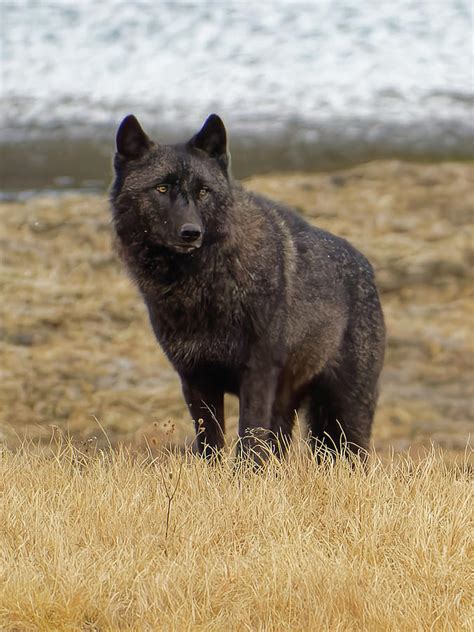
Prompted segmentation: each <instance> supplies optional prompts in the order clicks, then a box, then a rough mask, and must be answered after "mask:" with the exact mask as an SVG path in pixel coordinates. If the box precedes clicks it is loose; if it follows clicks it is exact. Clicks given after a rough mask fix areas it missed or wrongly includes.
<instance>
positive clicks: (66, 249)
mask: <svg viewBox="0 0 474 632" xmlns="http://www.w3.org/2000/svg"><path fill="white" fill-rule="evenodd" d="M473 181H474V166H473V165H472V164H450V163H446V164H439V165H413V164H407V163H401V162H378V163H370V164H367V165H362V166H359V167H356V168H354V169H350V170H347V171H343V172H338V173H333V174H295V175H288V174H284V175H281V176H277V175H270V176H264V177H259V178H255V179H253V180H251V181H250V182H249V183H248V186H249V187H251V188H252V189H254V190H258V191H261V192H263V193H266V194H268V195H270V196H272V197H274V198H276V199H281V200H283V201H286V202H288V203H291V204H293V205H296V206H297V207H299V209H300V210H301V211H302V212H303V213H305V215H306V216H307V217H308V218H309V219H310V220H311V221H313V222H314V223H316V224H318V225H320V226H322V227H324V228H328V229H329V230H332V231H334V232H335V233H337V234H340V235H343V236H346V237H348V238H349V239H350V240H351V241H353V242H354V244H355V245H357V246H358V247H360V248H361V249H362V251H363V252H365V253H366V254H367V255H368V256H369V258H370V259H371V261H373V263H374V265H375V268H376V272H377V278H378V284H379V287H380V290H381V293H382V303H383V306H384V310H385V315H386V319H387V325H388V345H387V357H386V363H385V369H384V373H383V381H382V395H381V400H380V406H379V409H378V413H377V418H376V423H375V427H374V438H375V445H376V448H377V449H378V450H386V449H387V448H388V446H392V447H393V448H394V449H395V450H397V451H400V450H405V449H407V448H408V447H410V446H411V447H412V450H414V449H415V447H416V446H423V445H427V444H429V443H430V441H435V442H436V443H437V444H438V445H441V446H443V447H444V448H445V449H448V450H453V451H459V450H461V451H462V450H463V449H464V447H465V445H466V442H467V440H468V435H469V433H470V432H472V421H473V409H472V399H471V393H472V391H471V387H472V378H473V373H472V353H473V350H474V345H473V337H472V335H471V334H472V331H471V316H472V313H473V309H474V299H473V284H472V263H473V257H472V238H473V225H472V219H473V216H474V213H473V211H474V196H473ZM0 243H1V249H2V261H1V266H0V283H1V288H2V299H3V300H2V301H1V304H0V354H1V365H2V369H3V374H2V380H1V381H0V432H2V433H3V436H4V438H5V439H6V440H7V441H8V443H9V445H13V444H15V443H17V442H18V441H17V436H16V435H20V436H21V435H23V434H24V433H26V434H27V436H28V437H45V438H46V439H47V438H48V437H49V434H50V425H51V424H56V425H58V426H60V427H62V428H68V429H69V431H70V432H71V433H72V434H73V435H74V436H76V437H81V438H83V439H86V438H88V437H90V436H92V435H97V434H98V433H97V423H96V421H95V419H94V416H95V417H97V418H98V419H99V420H100V422H101V423H102V425H103V426H104V427H105V428H106V430H107V434H108V435H109V437H110V440H111V441H112V443H113V444H114V445H116V444H117V442H118V441H127V442H130V443H132V444H134V445H143V437H144V436H146V435H147V434H148V435H149V434H150V432H151V433H153V434H154V435H156V437H157V439H158V441H166V440H167V437H166V431H167V426H166V424H167V423H168V420H171V421H172V422H173V423H174V424H175V432H174V434H173V440H174V441H175V442H176V443H179V444H182V443H183V442H184V441H185V440H186V438H188V439H189V438H190V437H191V436H192V434H193V428H192V425H191V422H190V420H189V419H188V414H187V412H186V410H185V407H184V405H183V403H182V399H181V393H180V387H179V381H178V378H177V376H176V374H175V373H174V371H173V370H172V369H171V367H170V366H169V364H168V362H167V361H166V359H165V358H164V355H163V354H162V353H161V351H160V350H159V348H158V346H157V345H156V343H155V340H154V337H153V334H152V332H151V327H150V326H149V324H148V320H147V316H146V313H145V308H144V306H143V304H142V301H141V299H140V298H139V297H138V296H137V292H136V290H135V289H134V288H133V287H132V284H131V283H130V281H129V279H128V278H127V277H126V275H125V272H124V271H123V269H122V267H121V266H120V265H119V263H118V262H117V260H116V258H115V256H114V255H113V254H112V251H111V243H110V225H109V212H108V209H107V203H106V201H105V200H104V199H103V198H99V197H97V196H86V195H74V194H69V195H62V196H58V197H34V198H31V199H29V200H27V201H26V202H24V203H9V204H6V203H4V204H1V205H0ZM228 412H229V415H228V417H229V419H228V421H229V424H228V429H229V433H228V434H229V436H232V435H233V433H234V432H235V421H236V406H235V402H233V401H230V402H229V411H228ZM155 423H157V424H158V425H159V429H158V431H155V428H154V424H155ZM99 441H101V438H100V437H99Z"/></svg>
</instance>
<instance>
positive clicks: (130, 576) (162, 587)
mask: <svg viewBox="0 0 474 632" xmlns="http://www.w3.org/2000/svg"><path fill="white" fill-rule="evenodd" d="M57 436H58V435H57ZM467 456H468V455H466V456H465V457H464V458H458V460H457V463H454V464H453V463H452V464H451V465H448V464H447V463H446V460H445V458H444V456H443V455H442V454H440V453H437V452H435V451H433V450H432V451H431V452H430V453H428V454H427V455H426V456H425V457H424V458H422V459H419V460H417V461H415V460H413V459H411V458H410V457H409V456H403V457H401V456H399V457H393V458H390V459H387V460H385V462H382V461H380V460H379V459H377V458H375V457H374V458H372V460H371V464H370V466H369V469H368V471H367V473H365V472H364V471H363V470H362V469H360V468H357V467H356V468H355V469H352V468H351V467H350V466H349V465H348V464H347V463H344V462H338V463H337V464H336V465H335V466H329V465H327V466H325V467H324V466H323V467H317V466H316V464H315V462H314V461H312V460H311V458H310V457H309V456H308V453H307V452H305V451H304V450H295V449H294V450H293V451H292V454H291V456H290V459H289V461H288V462H285V463H282V464H279V463H278V462H276V461H272V462H271V463H270V464H269V466H268V467H267V469H266V470H265V471H263V472H260V473H259V474H254V473H252V472H250V471H248V472H247V473H245V472H244V473H241V474H240V475H238V474H236V472H235V470H234V464H233V462H232V460H231V459H230V458H229V457H228V456H226V457H225V458H224V460H223V462H222V464H220V465H215V466H209V465H208V464H206V463H205V462H203V461H201V460H200V459H198V458H196V457H191V456H187V457H183V456H180V455H176V454H163V453H160V454H159V455H158V456H157V457H155V458H152V456H151V455H150V454H149V455H148V456H146V455H145V456H143V455H142V456H137V455H134V456H132V455H131V454H130V453H129V452H127V451H126V450H119V451H118V452H111V451H109V450H93V451H92V452H86V449H85V448H84V446H83V447H82V448H79V447H74V446H73V445H72V444H71V443H70V442H68V441H64V440H62V439H61V438H58V439H57V440H56V441H55V442H53V446H52V447H51V448H50V450H32V446H31V445H30V446H28V445H27V446H24V447H23V448H21V449H20V450H18V451H16V452H13V451H10V450H7V449H3V450H2V452H1V460H0V485H1V493H2V503H1V504H0V524H1V525H2V528H1V530H0V559H1V564H0V627H1V629H2V630H5V631H7V630H10V631H13V630H71V631H72V630H89V629H90V630H138V629H139V630H167V631H171V630H176V631H179V632H182V631H184V630H215V631H216V632H217V631H221V630H268V631H269V632H270V631H272V630H275V631H277V630H308V631H310V630H311V631H313V630H321V631H325V630H327V631H331V632H332V631H333V630H340V631H344V630H350V631H353V630H371V631H374V632H375V631H380V632H391V631H393V632H401V631H406V632H416V631H420V632H422V631H423V632H425V631H426V630H433V631H436V630H440V631H441V630H443V631H446V630H453V631H454V630H456V631H457V630H468V629H471V628H470V625H471V624H472V620H473V619H472V618H473V616H474V610H473V606H472V591H473V589H474V585H473V581H472V578H473V571H474V567H473V561H472V560H473V557H472V554H473V548H472V532H473V531H472V529H473V526H474V525H473V518H474V515H473V504H472V480H470V478H471V476H472V470H470V469H469V466H468V463H467V460H468V459H467ZM167 489H168V491H167ZM173 489H175V490H176V493H175V496H174V498H173V499H172V501H171V503H170V501H169V497H170V490H173ZM168 510H169V525H168V528H167V526H166V516H167V512H168Z"/></svg>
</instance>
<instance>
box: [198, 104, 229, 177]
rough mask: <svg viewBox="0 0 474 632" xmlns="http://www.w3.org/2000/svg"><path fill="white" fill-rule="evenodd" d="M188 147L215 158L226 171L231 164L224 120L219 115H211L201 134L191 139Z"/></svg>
mask: <svg viewBox="0 0 474 632" xmlns="http://www.w3.org/2000/svg"><path fill="white" fill-rule="evenodd" d="M188 145H189V146H190V147H194V148H196V149H201V150H202V151H205V152H206V154H208V155H209V156H210V157H211V158H215V159H216V160H218V162H219V163H220V164H221V165H222V166H223V167H224V168H225V169H226V168H227V166H228V164H229V155H228V153H227V132H226V129H225V127H224V123H223V122H222V119H221V118H220V117H219V116H217V114H211V115H210V116H208V117H207V119H206V122H205V123H204V125H203V126H202V128H201V129H200V130H199V132H198V133H197V134H196V135H195V136H193V137H192V138H191V140H190V141H189V143H188Z"/></svg>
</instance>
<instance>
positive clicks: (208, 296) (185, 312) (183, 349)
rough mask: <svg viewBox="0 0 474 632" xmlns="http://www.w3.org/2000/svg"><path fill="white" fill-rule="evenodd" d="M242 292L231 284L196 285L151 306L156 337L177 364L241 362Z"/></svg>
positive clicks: (243, 316) (242, 333) (243, 334)
mask: <svg viewBox="0 0 474 632" xmlns="http://www.w3.org/2000/svg"><path fill="white" fill-rule="evenodd" d="M242 298H243V294H242V293H241V292H239V290H238V288H235V287H233V286H232V285H231V284H228V285H227V286H226V287H225V288H222V287H220V288H219V287H214V288H209V287H202V286H194V287H190V288H188V291H180V292H179V293H176V292H175V293H171V292H170V293H169V294H168V295H166V294H165V295H164V296H163V299H162V300H160V301H157V302H154V303H153V305H149V311H150V319H151V323H152V325H153V329H154V331H155V334H156V337H157V339H158V341H159V342H160V344H161V345H162V347H163V349H164V350H165V352H166V354H167V355H168V357H169V358H170V360H171V361H172V362H173V364H175V366H178V367H183V368H190V367H192V366H195V365H196V364H199V363H201V362H211V363H225V364H229V363H230V364H234V363H237V364H238V363H239V362H240V358H241V357H242V349H243V346H244V339H245V322H246V318H245V307H244V304H243V302H242Z"/></svg>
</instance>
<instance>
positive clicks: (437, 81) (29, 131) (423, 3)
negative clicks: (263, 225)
mask: <svg viewBox="0 0 474 632" xmlns="http://www.w3.org/2000/svg"><path fill="white" fill-rule="evenodd" d="M0 11H1V27H0V28H1V35H2V55H1V79H2V82H1V83H2V86H1V91H2V116H1V130H0V131H1V145H0V152H1V154H2V156H3V157H4V160H3V161H2V163H3V164H2V174H1V175H2V189H3V190H4V194H5V193H12V192H18V191H21V190H28V189H43V188H68V189H70V188H80V189H88V190H101V189H104V188H105V187H106V186H107V185H108V183H109V180H110V153H111V151H112V145H113V140H112V139H113V135H114V132H115V130H116V128H117V126H118V124H119V122H120V120H121V118H122V117H123V116H125V115H126V114H128V113H130V112H133V113H135V114H136V115H137V116H138V118H139V119H140V120H141V121H142V122H143V125H144V126H145V127H146V128H147V129H148V130H150V132H151V133H152V134H153V135H155V137H156V138H157V139H158V140H161V141H162V142H167V141H175V140H177V139H180V140H183V139H184V138H186V136H189V135H191V134H192V133H194V131H195V130H197V128H198V127H199V126H200V125H201V123H202V121H203V120H204V119H205V118H206V116H207V115H208V114H209V113H210V112H217V113H219V114H220V115H221V116H222V117H223V119H224V121H225V122H226V124H227V126H228V128H229V130H230V132H231V140H232V149H233V150H234V151H233V154H234V156H233V158H234V163H233V164H234V171H235V173H236V175H237V176H239V177H241V176H247V175H249V174H251V173H255V172H268V171H271V170H274V169H276V168H277V169H314V168H318V169H329V168H334V167H340V166H343V165H349V164H354V163H356V162H360V161H362V160H368V159H373V158H377V157H378V158H380V157H404V158H407V157H408V158H416V159H424V160H426V159H438V160H439V159H445V158H456V159H461V158H462V159H464V158H472V157H473V155H474V143H473V141H474V120H473V115H472V112H473V110H472V107H473V84H472V80H473V75H472V73H473V56H472V35H473V34H472V21H473V7H472V3H471V2H470V0H397V2H393V1H391V0H381V1H379V2H376V1H375V0H332V1H331V0H321V1H318V2H316V1H312V2H298V1H297V2H293V1H292V0H263V1H262V2H259V3H254V2H247V1H235V0H222V1H217V0H215V1H209V0H200V1H198V2H185V1H180V0H173V1H170V2H168V1H165V0H159V1H157V2H152V1H149V2H143V1H140V0H138V1H136V2H121V1H120V0H81V1H80V2H77V1H76V0H52V1H51V0H12V1H9V0H2V2H1V5H0Z"/></svg>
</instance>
